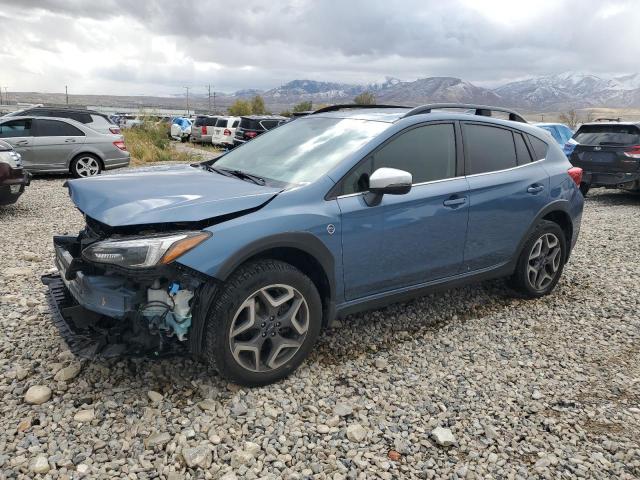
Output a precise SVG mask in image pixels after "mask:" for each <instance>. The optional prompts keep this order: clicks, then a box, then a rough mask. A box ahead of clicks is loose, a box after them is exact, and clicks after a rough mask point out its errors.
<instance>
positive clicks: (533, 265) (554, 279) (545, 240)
mask: <svg viewBox="0 0 640 480" xmlns="http://www.w3.org/2000/svg"><path fill="white" fill-rule="evenodd" d="M566 258H567V241H566V239H565V236H564V232H563V231H562V229H561V228H560V226H559V225H558V224H557V223H554V222H550V221H547V220H542V221H541V222H540V223H539V224H538V225H537V226H536V228H535V230H534V231H533V233H532V234H531V236H530V237H529V239H528V240H527V242H526V243H525V244H524V248H523V249H522V252H521V253H520V257H519V259H518V264H517V266H516V271H515V272H514V274H513V276H512V277H511V282H510V283H511V286H512V287H513V288H514V289H515V290H516V291H518V292H519V293H522V294H523V295H525V296H527V297H530V298H537V297H542V296H544V295H548V294H549V293H551V291H552V290H553V289H554V288H555V286H556V284H557V283H558V281H559V280H560V276H561V275H562V270H563V268H564V264H565V261H566Z"/></svg>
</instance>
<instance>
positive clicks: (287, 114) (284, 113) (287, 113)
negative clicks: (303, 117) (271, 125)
mask: <svg viewBox="0 0 640 480" xmlns="http://www.w3.org/2000/svg"><path fill="white" fill-rule="evenodd" d="M280 116H281V117H290V116H291V112H290V111H289V110H283V111H281V112H280Z"/></svg>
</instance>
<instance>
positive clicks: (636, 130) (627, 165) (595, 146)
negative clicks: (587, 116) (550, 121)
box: [569, 121, 640, 195]
mask: <svg viewBox="0 0 640 480" xmlns="http://www.w3.org/2000/svg"><path fill="white" fill-rule="evenodd" d="M573 140H574V141H575V142H577V144H576V145H575V148H574V149H573V152H572V153H571V156H570V157H569V161H570V162H571V163H572V164H573V165H575V166H576V167H580V168H582V170H583V175H582V183H581V184H580V190H581V191H582V193H583V194H584V195H586V194H587V192H588V191H589V189H590V188H595V187H605V188H619V189H623V190H629V191H634V192H640V123H634V122H617V121H613V122H611V121H603V122H591V123H585V124H583V125H582V126H580V128H579V129H578V131H577V132H576V133H575V134H574V135H573Z"/></svg>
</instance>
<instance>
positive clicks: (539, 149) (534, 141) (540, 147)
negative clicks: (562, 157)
mask: <svg viewBox="0 0 640 480" xmlns="http://www.w3.org/2000/svg"><path fill="white" fill-rule="evenodd" d="M529 142H530V143H531V147H532V148H533V154H534V157H535V158H534V160H542V159H543V158H546V156H547V149H548V148H549V145H547V144H546V143H545V142H543V141H542V140H540V139H539V138H538V137H534V136H533V135H529Z"/></svg>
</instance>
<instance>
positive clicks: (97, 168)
mask: <svg viewBox="0 0 640 480" xmlns="http://www.w3.org/2000/svg"><path fill="white" fill-rule="evenodd" d="M69 170H70V172H71V175H73V176H74V177H75V178H87V177H95V176H96V175H100V172H102V161H101V160H100V159H99V158H98V157H97V156H95V155H93V154H92V153H81V154H80V155H77V156H76V157H75V158H74V159H73V160H71V165H70V167H69Z"/></svg>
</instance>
